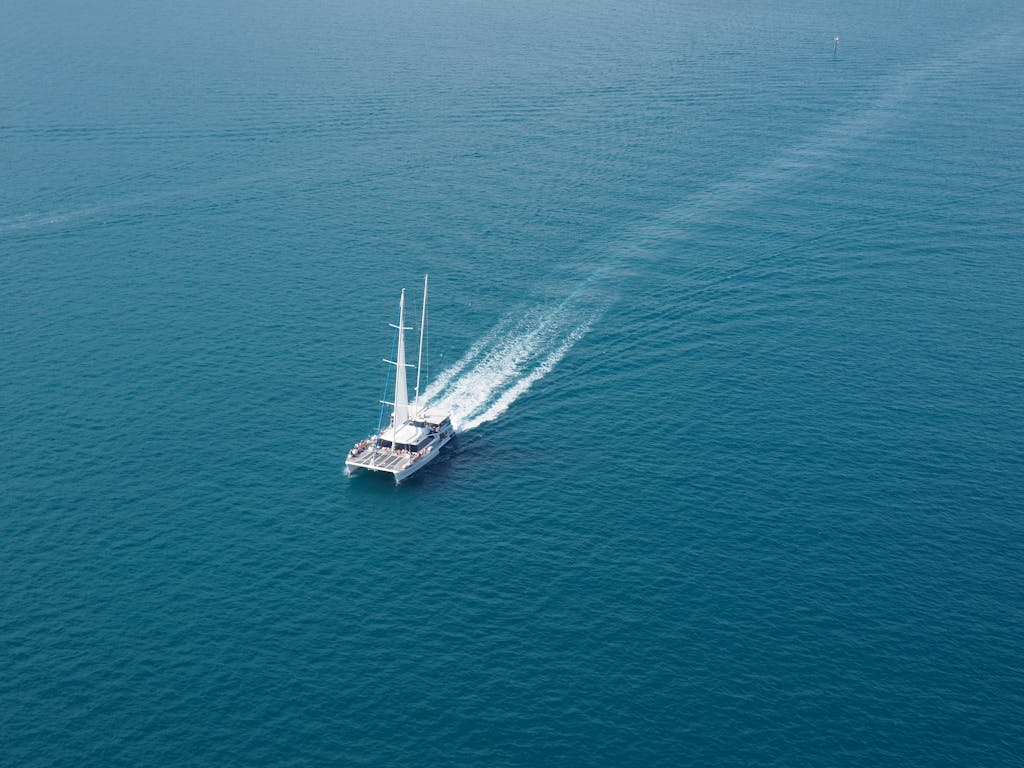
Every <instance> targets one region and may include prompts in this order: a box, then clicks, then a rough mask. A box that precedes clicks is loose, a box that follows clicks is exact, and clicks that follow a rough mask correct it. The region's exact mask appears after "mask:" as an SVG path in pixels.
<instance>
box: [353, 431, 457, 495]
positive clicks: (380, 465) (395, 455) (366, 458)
mask: <svg viewBox="0 0 1024 768" xmlns="http://www.w3.org/2000/svg"><path fill="white" fill-rule="evenodd" d="M452 437H454V435H453V434H448V435H445V436H442V437H441V438H440V439H439V440H437V441H435V442H434V443H433V444H431V445H430V446H429V447H428V448H427V449H426V450H425V451H423V452H421V453H420V454H419V455H418V456H417V455H412V454H409V453H403V452H396V451H393V450H391V449H390V448H375V447H374V446H373V445H367V446H366V447H364V448H363V449H362V450H357V449H353V453H350V454H349V457H348V459H347V460H346V461H345V470H346V472H347V473H348V474H350V475H352V474H355V473H356V472H357V471H359V470H360V469H367V470H370V471H371V472H384V473H387V474H389V475H392V476H394V478H395V482H396V483H400V482H402V481H403V480H405V479H406V478H407V477H410V476H411V475H413V474H415V473H416V472H419V471H420V470H421V469H423V467H425V466H426V465H427V464H429V463H430V462H432V461H433V460H434V459H435V458H437V455H438V454H439V453H440V452H441V449H442V448H443V447H444V446H446V445H447V444H448V443H449V442H450V441H451V439H452Z"/></svg>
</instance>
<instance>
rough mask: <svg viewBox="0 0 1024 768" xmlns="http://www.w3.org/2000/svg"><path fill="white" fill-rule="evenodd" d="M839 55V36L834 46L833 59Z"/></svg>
mask: <svg viewBox="0 0 1024 768" xmlns="http://www.w3.org/2000/svg"><path fill="white" fill-rule="evenodd" d="M838 55H839V35H836V40H835V45H833V46H832V58H835V57H836V56H838Z"/></svg>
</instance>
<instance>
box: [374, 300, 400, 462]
mask: <svg viewBox="0 0 1024 768" xmlns="http://www.w3.org/2000/svg"><path fill="white" fill-rule="evenodd" d="M401 324H402V310H401V309H399V310H398V321H397V322H396V323H395V340H394V341H393V342H392V343H391V357H394V356H395V353H396V352H397V351H398V326H400V325H401ZM395 370H396V371H397V370H398V367H397V366H396V367H395ZM390 386H391V366H390V365H389V366H388V373H387V376H385V377H384V394H382V395H381V397H380V416H378V417H377V433H376V434H377V437H376V439H375V440H374V443H373V445H374V447H375V448H376V447H377V446H378V445H380V430H381V426H382V425H383V424H384V407H385V406H386V405H387V403H385V402H384V401H385V400H387V399H388V387H390Z"/></svg>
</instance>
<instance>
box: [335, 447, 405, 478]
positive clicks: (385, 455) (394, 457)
mask: <svg viewBox="0 0 1024 768" xmlns="http://www.w3.org/2000/svg"><path fill="white" fill-rule="evenodd" d="M414 461H415V457H414V456H412V455H411V454H408V453H395V452H394V451H392V450H391V449H390V448H374V447H373V446H372V445H370V446H367V447H366V448H363V449H362V450H361V451H359V453H357V454H355V455H353V456H349V457H348V458H347V459H346V460H345V463H346V464H348V465H350V466H353V467H364V468H365V469H373V470H377V471H378V472H391V473H392V474H397V473H399V472H401V471H402V470H403V469H406V468H407V467H408V466H409V465H411V464H412V463H414Z"/></svg>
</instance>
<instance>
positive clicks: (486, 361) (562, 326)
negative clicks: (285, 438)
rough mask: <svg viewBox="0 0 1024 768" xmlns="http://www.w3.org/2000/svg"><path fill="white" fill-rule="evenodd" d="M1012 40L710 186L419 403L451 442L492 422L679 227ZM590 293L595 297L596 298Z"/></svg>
mask: <svg viewBox="0 0 1024 768" xmlns="http://www.w3.org/2000/svg"><path fill="white" fill-rule="evenodd" d="M1013 40H1014V36H1013V35H1010V34H1008V33H1003V34H1001V35H997V36H995V37H993V38H990V39H987V40H984V41H983V42H982V43H981V44H980V45H974V46H971V47H965V48H964V49H962V50H960V51H955V52H954V53H953V54H952V55H947V56H944V57H937V58H935V59H932V60H930V61H927V62H924V63H923V64H922V65H920V66H919V67H917V68H915V69H911V70H909V71H905V72H902V73H898V74H896V75H895V76H893V77H892V78H891V79H890V80H889V82H888V84H887V87H886V88H884V89H883V91H882V92H881V93H880V94H878V96H877V97H876V98H875V99H874V100H873V101H871V102H869V103H867V104H866V105H865V106H864V107H863V108H861V109H860V110H858V111H856V112H854V113H853V114H852V115H849V116H847V117H845V118H843V119H840V121H839V122H838V123H836V124H830V125H826V126H823V128H822V130H821V131H820V132H819V133H817V134H816V135H813V134H812V136H811V137H810V138H809V139H805V140H804V141H802V142H799V143H797V144H795V145H792V146H789V147H784V148H783V149H782V150H781V151H780V152H779V153H778V154H777V155H775V157H773V158H770V159H768V160H767V161H766V162H762V163H761V164H757V165H754V166H752V167H750V168H748V169H746V170H745V171H743V172H741V173H739V174H737V175H735V176H733V177H731V178H729V179H725V180H723V181H720V182H717V183H715V184H711V185H709V186H707V187H705V188H704V189H703V190H700V191H697V192H695V193H694V194H693V195H691V196H690V197H688V198H687V199H686V200H684V201H681V202H680V203H679V204H676V205H674V206H670V207H669V208H666V209H664V210H662V211H661V212H660V214H658V215H656V216H653V217H652V218H650V219H648V220H647V222H646V223H644V224H642V225H640V226H639V227H636V228H634V229H632V230H630V231H628V232H625V233H623V237H622V238H621V240H620V241H619V242H618V243H617V244H616V246H615V247H614V248H613V249H609V252H606V253H604V254H602V255H601V256H600V257H598V258H596V259H595V261H597V262H598V264H599V266H598V267H597V268H596V269H595V270H594V271H593V272H592V274H591V275H590V276H589V277H588V278H587V279H586V280H584V281H583V283H582V284H580V285H578V286H577V287H576V290H575V291H573V292H572V293H571V294H570V295H569V296H568V297H567V298H566V299H564V300H563V301H561V302H560V303H558V304H556V305H554V306H548V307H543V306H542V307H537V308H535V309H533V310H532V311H530V312H527V313H526V314H525V316H523V317H521V318H519V319H516V318H514V317H511V316H510V317H509V318H506V319H505V320H504V321H502V322H500V323H498V325H497V326H495V327H494V328H493V329H492V330H491V331H490V332H489V333H487V334H486V335H485V336H484V337H483V338H481V339H480V340H479V341H478V342H476V343H475V344H474V345H473V346H472V347H471V348H470V349H469V351H468V352H467V353H466V354H465V355H464V356H463V357H462V358H461V359H460V360H459V361H458V362H456V363H455V364H454V365H452V366H450V367H449V368H447V369H446V370H445V371H443V372H442V373H441V375H440V376H439V377H438V378H437V379H436V380H435V381H434V382H433V383H432V384H431V385H430V386H428V387H427V388H426V389H425V391H424V397H425V399H427V400H428V401H430V402H433V403H435V404H437V405H441V406H443V407H445V408H447V409H450V411H451V413H452V422H453V424H454V425H455V428H456V431H458V432H468V431H469V430H472V429H475V428H476V427H478V426H480V425H481V424H486V423H487V422H489V421H493V420H494V419H497V418H498V417H499V416H501V415H502V414H503V413H505V411H507V410H508V409H509V407H510V406H511V405H512V404H513V403H514V402H515V401H516V400H517V399H519V398H520V397H521V396H522V395H523V394H524V393H526V392H527V391H528V390H529V389H530V388H531V387H532V386H533V385H534V384H535V383H536V382H537V381H539V380H540V379H542V378H543V377H544V376H546V375H547V374H548V373H550V372H551V370H552V369H554V367H555V366H556V365H558V363H559V362H561V360H562V359H563V358H564V357H565V356H566V355H567V354H568V352H569V351H570V350H571V349H572V348H573V346H574V345H575V344H576V343H577V342H578V341H579V340H580V339H581V338H583V337H584V336H585V335H586V334H587V332H588V331H590V329H591V328H592V327H593V325H594V323H596V322H597V321H598V320H599V319H600V316H601V315H602V314H603V313H604V311H605V310H606V309H607V308H608V306H610V305H611V303H612V302H613V301H614V298H613V297H612V296H611V295H609V294H607V293H605V294H604V295H601V294H602V291H601V290H600V286H601V284H602V283H603V284H605V288H606V289H608V288H609V285H610V283H608V278H611V277H614V276H615V275H616V273H617V272H619V271H620V270H621V269H622V268H624V267H628V266H629V264H630V263H631V262H633V263H635V262H636V261H642V260H643V259H644V258H645V257H646V258H651V257H652V256H653V253H652V251H653V249H654V246H656V245H657V244H658V243H661V242H664V241H666V240H670V239H674V238H678V237H679V236H680V235H682V234H684V233H685V229H686V228H687V225H688V224H690V223H694V222H696V221H699V220H700V219H702V218H703V217H705V216H708V215H712V216H713V215H714V214H715V213H716V212H720V211H722V210H727V209H729V208H732V207H733V206H735V205H736V204H739V203H740V202H742V201H743V200H744V199H746V198H749V197H755V196H757V195H761V194H766V193H770V192H771V190H772V189H775V188H777V187H778V186H780V185H782V184H785V183H787V182H789V181H791V180H792V179H793V178H798V177H799V176H800V175H802V174H804V173H809V172H816V171H820V170H821V169H822V168H823V167H827V166H828V165H829V164H830V163H831V162H832V161H833V160H834V158H835V156H836V155H837V154H840V153H841V152H843V151H844V150H846V149H848V148H849V147H850V146H851V145H853V144H854V143H855V142H856V141H857V140H859V139H861V138H863V137H865V136H870V135H871V134H873V133H874V132H875V131H876V130H878V129H880V128H881V127H882V126H883V125H884V124H885V123H886V122H887V121H888V120H889V119H891V117H892V116H893V115H894V114H895V113H897V112H898V108H899V105H900V104H901V103H902V102H903V101H904V100H906V99H908V98H910V96H911V94H912V92H913V90H914V89H915V88H916V87H917V86H919V85H920V84H922V83H923V82H927V81H929V80H932V81H938V82H941V81H942V80H944V79H946V78H949V77H952V76H954V75H956V74H957V73H959V72H962V69H963V68H964V67H965V66H971V65H972V64H978V63H984V60H985V59H986V58H989V59H991V58H993V57H994V58H1000V57H1006V56H1016V55H1018V54H1017V53H1016V48H1015V47H1011V42H1012V41H1013ZM979 59H980V61H979ZM594 289H598V290H597V294H596V295H595V293H594Z"/></svg>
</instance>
